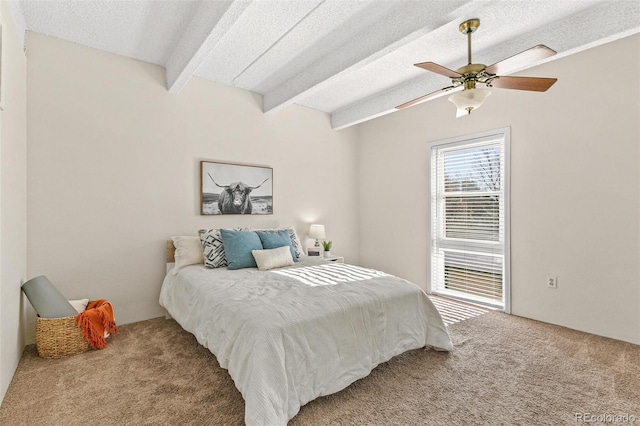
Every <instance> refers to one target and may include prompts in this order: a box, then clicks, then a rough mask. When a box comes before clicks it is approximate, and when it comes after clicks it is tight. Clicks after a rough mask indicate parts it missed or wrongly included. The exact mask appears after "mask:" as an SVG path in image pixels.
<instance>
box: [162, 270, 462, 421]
mask: <svg viewBox="0 0 640 426" xmlns="http://www.w3.org/2000/svg"><path fill="white" fill-rule="evenodd" d="M320 263H321V261H320V260H319V259H306V260H304V261H303V262H300V263H299V264H296V265H295V266H293V267H290V268H283V269H276V270H272V271H262V272H261V271H258V270H257V269H253V268H252V269H242V270H236V271H229V270H227V269H226V268H219V269H214V270H211V269H206V268H205V267H204V266H202V265H192V266H187V267H185V268H183V269H182V270H181V271H180V272H178V274H177V275H175V276H174V275H173V274H171V273H170V274H167V277H166V278H165V280H164V283H163V286H162V290H161V293H160V304H161V305H162V306H163V307H164V308H165V309H167V311H168V312H169V313H170V314H171V316H173V318H175V320H176V321H177V322H178V323H179V324H180V325H181V326H182V327H183V328H184V329H185V330H187V331H189V332H191V333H192V334H194V335H195V336H196V338H197V340H198V342H200V344H202V345H203V346H205V347H207V348H209V350H210V351H211V352H212V353H213V354H215V355H216V357H217V359H218V362H219V363H220V365H221V366H222V367H223V368H226V369H227V370H229V374H230V375H231V377H232V378H233V380H234V382H235V384H236V387H237V388H238V389H239V390H240V392H241V393H242V396H243V397H244V400H245V407H246V408H245V422H246V424H247V425H285V424H286V423H287V421H288V420H289V419H291V418H292V417H293V416H295V415H296V413H298V411H299V410H300V407H301V406H302V405H304V404H306V403H307V402H309V401H311V400H313V399H315V398H317V397H319V396H322V395H329V394H332V393H334V392H337V391H339V390H341V389H344V388H345V387H346V386H348V385H349V384H351V383H353V382H354V381H356V380H358V379H360V378H362V377H365V376H367V375H368V374H369V373H370V372H371V370H372V369H373V368H374V367H375V366H377V365H378V364H380V363H382V362H385V361H388V360H389V359H391V358H392V357H394V356H396V355H399V354H401V353H403V352H405V351H407V350H410V349H416V348H420V347H423V346H425V345H429V346H433V347H434V348H436V349H439V350H451V349H452V344H451V340H450V339H449V335H448V334H447V331H446V328H445V326H444V324H443V322H442V319H441V317H440V314H439V313H438V311H437V310H436V308H435V307H434V305H433V304H432V303H431V301H430V300H429V299H428V298H427V295H426V294H425V293H424V292H423V291H422V289H420V288H419V287H418V286H417V285H415V284H412V283H410V282H408V281H405V280H403V279H400V278H397V277H394V276H391V275H387V274H384V273H382V272H378V271H373V270H370V269H364V268H358V267H352V266H351V265H343V264H335V263H329V264H320ZM313 265H315V266H313ZM283 272H284V273H283Z"/></svg>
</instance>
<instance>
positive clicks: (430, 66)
mask: <svg viewBox="0 0 640 426" xmlns="http://www.w3.org/2000/svg"><path fill="white" fill-rule="evenodd" d="M414 65H415V66H416V67H418V68H422V69H423V70H427V71H431V72H435V73H436V74H440V75H444V76H445V77H449V78H458V77H462V74H460V73H458V72H456V71H454V70H450V69H449V68H447V67H443V66H442V65H438V64H436V63H435V62H421V63H419V64H414Z"/></svg>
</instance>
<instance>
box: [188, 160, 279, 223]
mask: <svg viewBox="0 0 640 426" xmlns="http://www.w3.org/2000/svg"><path fill="white" fill-rule="evenodd" d="M200 164H201V167H200V172H201V178H202V182H201V184H202V193H201V200H202V209H201V213H202V214H203V215H221V214H272V213H273V169H271V168H268V167H256V166H244V165H239V164H228V163H213V162H208V161H202V162H201V163H200Z"/></svg>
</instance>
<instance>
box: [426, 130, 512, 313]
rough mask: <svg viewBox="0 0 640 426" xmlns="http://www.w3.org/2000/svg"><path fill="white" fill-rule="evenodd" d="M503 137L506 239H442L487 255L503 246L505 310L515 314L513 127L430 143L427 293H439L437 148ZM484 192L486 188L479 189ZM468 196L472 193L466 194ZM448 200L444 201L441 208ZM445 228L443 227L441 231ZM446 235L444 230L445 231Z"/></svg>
mask: <svg viewBox="0 0 640 426" xmlns="http://www.w3.org/2000/svg"><path fill="white" fill-rule="evenodd" d="M496 139H502V141H503V146H504V165H503V166H504V176H503V182H502V185H503V187H502V194H503V203H504V205H503V212H504V236H503V237H504V240H503V241H495V242H494V241H482V242H478V241H477V240H465V239H460V238H455V239H453V238H448V237H444V236H443V238H442V239H441V240H442V241H446V242H447V246H448V248H450V249H451V250H458V249H459V248H462V247H464V250H463V251H467V252H476V250H477V252H478V253H482V254H484V255H490V253H488V252H486V251H485V252H482V249H486V248H488V247H490V246H493V247H495V248H499V246H500V245H501V246H502V249H503V263H504V265H503V268H504V271H503V302H504V307H503V309H504V312H506V313H511V194H510V192H511V164H510V163H511V128H510V127H501V128H497V129H492V130H486V131H482V132H477V133H471V134H467V135H462V136H456V137H452V138H447V139H441V140H437V141H432V142H429V143H428V144H427V147H428V153H429V154H428V161H427V176H428V179H429V204H428V205H429V208H428V209H427V223H428V226H427V241H428V242H429V248H428V253H427V293H429V294H432V293H437V291H436V289H435V285H434V283H433V281H432V278H431V277H432V268H433V265H432V256H433V250H434V249H435V244H436V238H437V235H432V234H433V232H432V229H433V224H432V219H433V218H432V205H433V203H434V200H435V197H437V196H438V194H437V191H436V190H435V188H434V187H435V185H434V184H433V178H434V176H435V173H437V170H434V164H435V159H434V157H435V152H436V149H439V148H455V147H460V146H465V147H469V148H471V147H473V145H474V144H481V143H483V142H487V141H490V140H496ZM476 192H477V193H478V194H480V193H481V192H482V191H476ZM465 196H469V195H468V194H465ZM443 205H444V203H440V206H441V208H443V207H442V206H443ZM443 224H444V221H442V223H439V224H437V225H436V226H443ZM441 231H442V230H441ZM442 235H444V233H443V234H442ZM454 240H455V241H454ZM457 297H459V298H461V299H465V297H464V294H460V295H458V296H457ZM466 299H467V300H469V301H472V302H474V303H478V302H477V301H475V300H473V299H472V298H470V297H467V298H466Z"/></svg>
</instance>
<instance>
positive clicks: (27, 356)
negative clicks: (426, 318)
mask: <svg viewBox="0 0 640 426" xmlns="http://www.w3.org/2000/svg"><path fill="white" fill-rule="evenodd" d="M449 330H450V334H451V337H452V339H453V341H454V345H455V349H454V351H453V352H452V353H442V352H436V351H433V350H425V349H419V350H415V351H411V352H408V353H406V354H403V355H401V356H399V357H396V358H394V359H393V360H391V361H390V362H387V363H385V364H383V365H380V366H379V367H378V368H376V369H375V370H374V371H373V372H372V373H371V375H369V376H368V377H365V378H364V379H361V380H359V381H357V382H356V383H354V384H352V385H351V386H349V387H348V388H346V389H345V390H343V391H341V392H339V393H337V394H334V395H330V396H327V397H322V398H319V399H317V400H315V401H312V402H310V403H309V404H307V405H306V406H304V407H302V410H301V411H300V413H299V414H298V415H297V416H296V417H295V418H294V419H293V420H292V421H291V422H290V424H291V425H418V424H420V425H455V424H496V425H501V424H502V425H512V424H522V425H557V424H575V423H576V421H575V420H576V417H575V416H576V414H577V413H581V414H582V413H590V415H592V416H595V415H605V414H606V415H625V414H627V415H630V416H635V419H637V420H636V422H637V423H639V424H640V346H636V345H632V344H628V343H623V342H619V341H616V340H611V339H607V338H603V337H598V336H594V335H590V334H585V333H581V332H578V331H573V330H569V329H566V328H562V327H558V326H553V325H549V324H544V323H540V322H536V321H532V320H527V319H523V318H519V317H515V316H509V315H505V314H503V313H501V312H498V311H488V312H480V313H479V314H478V316H475V317H471V318H468V319H464V318H463V319H462V320H459V322H456V323H454V324H451V325H450V326H449ZM243 418H244V402H243V399H242V396H241V395H240V393H239V392H238V391H237V390H236V388H235V386H234V384H233V381H232V380H231V378H230V377H229V375H228V374H227V372H226V370H223V369H221V368H220V367H219V366H218V363H217V361H216V358H215V357H214V356H213V355H212V354H211V353H210V352H209V351H208V350H207V349H205V348H204V347H202V346H200V345H199V344H198V343H197V342H196V340H195V338H194V337H193V336H192V335H191V334H189V333H187V332H185V331H183V330H182V329H181V328H180V326H179V325H178V324H177V323H176V322H175V321H173V320H165V319H163V318H157V319H153V320H149V321H144V322H140V323H135V324H128V325H125V326H122V327H120V334H119V335H118V336H116V338H115V339H114V340H113V341H112V342H110V343H109V344H108V346H107V349H105V350H102V351H92V352H87V353H84V354H81V355H76V356H74V357H70V358H64V359H60V360H44V359H41V358H38V356H37V353H36V349H35V346H29V347H28V348H27V349H26V350H25V353H24V355H23V358H22V361H21V362H20V365H19V366H18V369H17V371H16V374H15V376H14V378H13V381H12V382H11V385H10V387H9V390H8V392H7V394H6V397H5V399H4V402H3V404H2V406H1V407H0V424H2V425H56V426H58V425H84V424H85V423H87V422H89V423H91V424H96V425H178V424H180V425H183V424H191V425H241V424H243ZM631 419H633V417H632V418H631Z"/></svg>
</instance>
